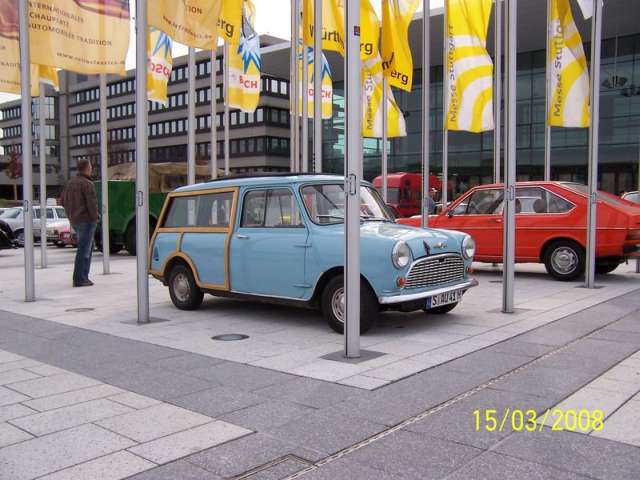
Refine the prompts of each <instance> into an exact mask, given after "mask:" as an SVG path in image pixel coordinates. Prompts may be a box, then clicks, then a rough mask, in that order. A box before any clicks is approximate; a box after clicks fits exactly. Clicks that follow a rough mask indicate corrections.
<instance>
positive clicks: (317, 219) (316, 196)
mask: <svg viewBox="0 0 640 480" xmlns="http://www.w3.org/2000/svg"><path fill="white" fill-rule="evenodd" d="M301 192H302V199H303V200H304V206H305V208H306V209H307V213H308V214H309V217H311V220H312V221H313V222H314V223H317V224H320V225H329V224H335V223H342V222H343V221H344V208H345V195H344V186H343V185H342V184H337V183H329V184H320V185H307V186H306V187H303V188H302V191H301ZM360 217H361V218H362V219H363V220H377V221H389V222H391V221H393V218H392V216H391V214H390V213H389V212H388V211H387V207H386V206H385V205H384V202H383V201H382V198H380V195H379V194H378V192H377V191H376V190H374V189H372V188H369V187H360Z"/></svg>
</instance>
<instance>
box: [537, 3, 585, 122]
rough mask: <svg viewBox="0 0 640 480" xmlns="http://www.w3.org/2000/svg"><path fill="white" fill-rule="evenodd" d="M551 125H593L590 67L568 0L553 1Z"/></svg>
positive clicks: (550, 50)
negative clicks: (591, 119)
mask: <svg viewBox="0 0 640 480" xmlns="http://www.w3.org/2000/svg"><path fill="white" fill-rule="evenodd" d="M549 35H550V38H549V45H550V48H549V58H548V59H547V61H548V66H547V68H550V69H551V75H550V77H551V85H549V86H548V87H547V88H551V95H550V99H551V101H550V102H549V112H548V115H549V125H551V126H554V127H588V126H589V92H590V87H589V70H588V68H587V59H586V57H585V55H584V49H583V47H582V39H581V38H580V33H578V30H577V29H576V24H575V23H574V21H573V16H572V15H571V6H570V5H569V2H568V0H551V25H550V26H549Z"/></svg>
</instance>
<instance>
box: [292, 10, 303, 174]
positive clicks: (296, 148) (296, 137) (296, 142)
mask: <svg viewBox="0 0 640 480" xmlns="http://www.w3.org/2000/svg"><path fill="white" fill-rule="evenodd" d="M294 18H295V29H294V33H293V35H292V37H291V38H292V39H293V58H294V62H295V68H294V69H293V71H294V78H295V87H294V89H293V93H294V99H295V101H294V102H293V111H294V113H295V115H294V116H293V158H294V162H293V165H294V171H295V172H299V171H300V96H301V93H302V92H301V91H300V59H299V58H298V53H299V51H300V45H299V44H300V1H299V0H295V5H294Z"/></svg>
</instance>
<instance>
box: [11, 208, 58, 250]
mask: <svg viewBox="0 0 640 480" xmlns="http://www.w3.org/2000/svg"><path fill="white" fill-rule="evenodd" d="M0 219H2V220H4V221H5V222H6V223H7V224H8V225H9V227H11V230H12V231H13V234H14V236H15V237H16V240H17V241H18V243H19V244H20V245H24V214H23V212H22V207H14V208H9V209H7V210H5V211H4V212H3V213H2V214H0ZM68 227H70V224H69V219H68V218H67V214H66V213H65V211H64V208H63V207H61V206H51V207H47V241H49V242H57V241H58V236H59V232H60V231H61V230H63V229H65V228H68ZM33 237H34V239H35V240H40V207H39V206H38V207H33Z"/></svg>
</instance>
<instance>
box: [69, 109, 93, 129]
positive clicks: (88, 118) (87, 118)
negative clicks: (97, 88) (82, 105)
mask: <svg viewBox="0 0 640 480" xmlns="http://www.w3.org/2000/svg"><path fill="white" fill-rule="evenodd" d="M99 121H100V110H91V111H89V112H80V113H74V114H73V117H72V120H71V124H72V125H74V126H75V125H87V124H89V123H98V122H99Z"/></svg>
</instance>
